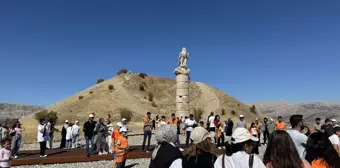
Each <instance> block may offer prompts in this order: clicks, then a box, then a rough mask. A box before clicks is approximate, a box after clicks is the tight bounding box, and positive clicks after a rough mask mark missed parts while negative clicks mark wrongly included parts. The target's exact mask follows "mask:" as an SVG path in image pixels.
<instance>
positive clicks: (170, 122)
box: [168, 119, 178, 125]
mask: <svg viewBox="0 0 340 168" xmlns="http://www.w3.org/2000/svg"><path fill="white" fill-rule="evenodd" d="M168 124H171V125H177V124H178V120H177V119H175V121H172V119H170V120H169V121H168Z"/></svg>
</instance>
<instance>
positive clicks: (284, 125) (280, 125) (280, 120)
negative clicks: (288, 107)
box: [275, 116, 286, 130]
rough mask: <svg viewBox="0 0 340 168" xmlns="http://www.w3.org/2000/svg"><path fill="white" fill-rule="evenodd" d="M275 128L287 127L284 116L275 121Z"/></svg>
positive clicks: (283, 128) (282, 128)
mask: <svg viewBox="0 0 340 168" xmlns="http://www.w3.org/2000/svg"><path fill="white" fill-rule="evenodd" d="M275 128H276V130H285V129H286V123H285V122H284V121H283V120H282V117H281V116H279V117H278V121H276V122H275Z"/></svg>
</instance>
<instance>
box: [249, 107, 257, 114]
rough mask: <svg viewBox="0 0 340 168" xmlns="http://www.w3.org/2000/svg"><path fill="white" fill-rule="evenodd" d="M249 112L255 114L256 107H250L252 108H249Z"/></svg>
mask: <svg viewBox="0 0 340 168" xmlns="http://www.w3.org/2000/svg"><path fill="white" fill-rule="evenodd" d="M250 112H252V113H256V107H255V105H252V106H251V107H250Z"/></svg>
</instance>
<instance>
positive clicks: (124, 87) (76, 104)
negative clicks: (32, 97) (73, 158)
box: [23, 73, 262, 121]
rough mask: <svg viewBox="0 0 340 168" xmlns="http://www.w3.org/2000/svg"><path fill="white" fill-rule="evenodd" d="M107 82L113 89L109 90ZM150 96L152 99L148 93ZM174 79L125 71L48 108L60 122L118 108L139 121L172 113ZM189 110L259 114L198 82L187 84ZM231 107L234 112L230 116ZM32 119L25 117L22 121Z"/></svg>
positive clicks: (85, 117) (84, 118) (113, 111)
mask: <svg viewBox="0 0 340 168" xmlns="http://www.w3.org/2000/svg"><path fill="white" fill-rule="evenodd" d="M109 85H112V86H113V89H112V90H110V89H109ZM150 94H151V95H152V101H150V100H149V99H150V98H149V95H150ZM175 94H176V81H175V80H174V79H170V78H160V77H155V76H146V77H144V78H143V77H140V76H139V74H137V73H126V74H121V75H118V76H115V77H113V78H111V79H108V80H105V81H103V82H102V83H99V84H95V85H93V86H91V87H89V88H87V89H85V90H83V91H80V92H78V93H76V94H74V95H72V96H70V97H68V98H66V99H65V100H62V101H60V102H57V103H55V104H54V105H52V106H50V107H48V110H53V111H56V112H57V113H58V116H59V119H60V121H63V120H66V119H68V120H80V121H85V120H86V119H87V116H88V114H89V113H90V112H94V113H95V114H96V115H97V116H102V117H106V116H107V115H108V114H111V116H113V117H117V118H119V113H118V111H119V109H120V108H127V109H129V110H131V111H132V112H133V120H137V121H140V120H141V116H144V115H145V113H146V112H147V111H150V112H151V113H153V114H159V115H162V114H164V115H166V116H169V115H170V114H171V113H173V112H175ZM190 105H191V110H192V111H193V110H194V108H201V109H203V110H204V114H203V117H205V116H207V115H208V113H209V112H211V111H214V112H216V113H218V114H221V111H222V109H224V110H225V113H226V116H231V117H232V116H234V117H235V116H237V115H239V114H244V115H245V116H246V117H247V118H255V117H258V116H259V115H262V114H261V112H258V113H257V114H254V113H251V112H250V110H249V106H247V105H245V104H243V103H242V102H240V101H238V100H236V99H234V98H233V97H231V96H229V95H227V94H226V93H223V92H221V91H219V90H218V89H216V88H213V87H211V86H208V85H206V84H204V83H200V82H191V83H190ZM232 110H234V111H235V112H236V114H234V115H232V114H231V111H232ZM29 119H32V116H30V117H29V118H27V117H26V118H24V119H23V120H29Z"/></svg>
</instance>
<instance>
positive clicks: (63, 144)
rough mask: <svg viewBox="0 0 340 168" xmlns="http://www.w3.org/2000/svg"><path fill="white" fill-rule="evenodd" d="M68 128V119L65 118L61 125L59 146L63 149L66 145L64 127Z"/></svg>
mask: <svg viewBox="0 0 340 168" xmlns="http://www.w3.org/2000/svg"><path fill="white" fill-rule="evenodd" d="M67 128H68V120H65V123H64V125H63V128H62V129H61V142H60V148H61V149H64V148H65V147H66V133H67V131H66V129H67Z"/></svg>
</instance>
